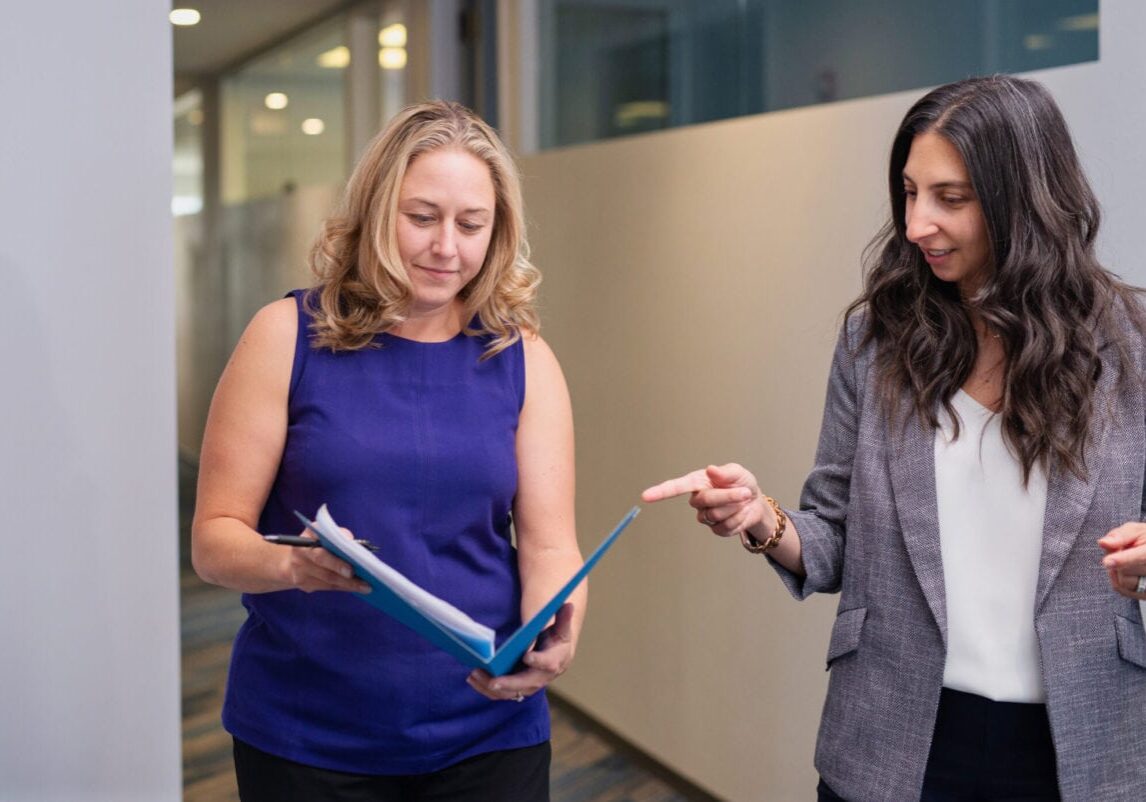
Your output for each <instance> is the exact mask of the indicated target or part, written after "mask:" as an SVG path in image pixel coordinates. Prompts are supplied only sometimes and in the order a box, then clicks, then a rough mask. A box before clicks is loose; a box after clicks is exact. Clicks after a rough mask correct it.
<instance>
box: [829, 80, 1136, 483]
mask: <svg viewBox="0 0 1146 802" xmlns="http://www.w3.org/2000/svg"><path fill="white" fill-rule="evenodd" d="M927 132H933V133H936V134H939V135H940V136H942V137H943V138H944V139H946V140H947V141H948V142H950V143H951V144H952V145H953V146H954V147H955V149H956V150H957V151H958V152H959V154H960V156H962V158H963V163H964V165H965V166H966V168H967V172H968V174H969V175H970V179H971V185H972V189H973V190H974V192H975V195H976V197H977V198H978V201H979V204H980V206H981V208H982V212H983V217H984V218H985V222H986V230H987V235H988V238H989V246H990V247H989V252H990V254H991V256H990V263H989V264H988V265H986V268H987V270H986V277H985V280H984V281H983V283H982V285H981V287H980V288H979V289H978V290H977V291H976V292H975V293H974V294H973V295H972V296H971V297H968V298H961V297H960V294H959V290H958V289H957V287H956V286H955V285H954V284H952V283H948V282H944V281H941V280H939V279H938V278H936V277H935V275H934V274H933V273H932V271H931V269H930V267H929V266H928V265H927V263H926V261H925V260H924V258H923V254H922V251H921V250H920V248H919V247H917V246H916V245H913V244H912V243H911V242H909V241H908V239H907V236H906V218H905V210H906V201H905V195H904V185H903V167H904V164H905V163H906V162H907V157H908V153H909V151H910V150H911V144H912V141H913V140H914V139H915V137H917V136H919V135H920V134H923V133H927ZM888 190H889V192H890V195H891V219H890V220H889V221H888V222H887V223H886V224H885V225H884V227H883V229H882V230H881V231H880V232H879V234H877V235H876V237H875V239H873V240H872V242H871V243H870V245H869V246H868V248H867V250H866V252H865V256H864V261H865V264H866V275H865V280H864V289H863V292H862V294H861V295H860V297H859V298H858V299H856V301H855V302H854V303H853V304H852V305H851V306H850V307H848V311H847V315H848V316H850V315H852V314H853V313H855V312H857V311H860V310H863V311H864V312H865V322H866V326H865V328H864V332H863V337H862V340H861V347H862V346H864V345H868V344H870V343H873V342H874V344H875V352H876V353H875V368H876V375H877V377H878V381H879V388H880V394H881V397H882V398H883V402H884V404H885V405H886V409H887V412H888V414H889V416H895V415H897V414H898V413H899V412H905V413H906V414H908V415H910V414H911V413H912V412H914V413H915V414H916V415H917V416H918V418H919V419H920V420H921V421H926V422H927V423H929V424H930V425H931V426H932V427H938V425H939V420H938V415H939V410H940V408H942V409H944V410H946V412H947V414H948V415H949V416H950V417H951V419H952V420H953V421H955V424H956V435H958V417H957V416H956V415H955V410H954V408H953V406H952V403H951V400H952V397H953V396H954V395H955V393H956V391H957V390H958V389H959V388H960V387H962V386H963V384H964V383H966V381H967V379H968V377H969V376H970V374H971V370H972V369H973V367H974V365H975V357H976V353H977V349H978V341H977V338H976V333H975V330H974V328H973V326H972V319H971V314H972V313H974V315H976V316H977V317H978V319H979V320H980V321H981V322H982V323H983V324H985V325H986V327H987V329H988V330H989V331H990V332H991V333H992V334H993V335H997V336H998V337H999V338H1000V340H1001V343H1002V346H1003V351H1004V354H1005V368H1004V378H1003V397H1002V405H1001V409H1000V410H999V415H1000V416H1001V422H1002V430H1003V437H1004V440H1005V442H1006V443H1007V444H1008V446H1009V448H1010V449H1011V450H1012V452H1013V453H1014V454H1015V456H1016V457H1017V459H1018V460H1019V462H1020V464H1021V466H1022V476H1023V481H1024V483H1025V482H1027V481H1029V479H1030V475H1031V471H1032V470H1033V469H1034V467H1035V466H1036V465H1039V466H1040V467H1042V468H1043V469H1044V470H1045V471H1048V472H1049V469H1050V467H1051V465H1052V464H1054V465H1057V466H1060V467H1062V468H1065V469H1066V470H1069V471H1071V472H1073V473H1074V474H1076V475H1077V476H1079V477H1082V478H1085V477H1086V446H1087V430H1088V427H1089V425H1090V422H1091V420H1092V418H1093V416H1094V415H1095V403H1094V392H1095V386H1096V381H1097V378H1098V376H1099V373H1100V371H1101V365H1102V363H1101V361H1100V359H1099V348H1100V347H1102V345H1103V344H1104V343H1111V342H1113V344H1115V345H1116V346H1117V347H1118V348H1119V352H1120V358H1121V375H1122V377H1123V378H1125V377H1126V376H1128V375H1129V374H1130V365H1129V358H1128V356H1127V349H1126V347H1125V343H1124V342H1123V340H1124V338H1123V336H1122V334H1121V333H1120V331H1121V329H1120V326H1119V318H1120V317H1122V316H1123V315H1129V316H1130V318H1131V319H1132V321H1133V323H1134V325H1136V326H1137V327H1138V329H1139V330H1142V329H1143V318H1142V312H1141V311H1140V306H1139V302H1138V297H1137V296H1138V293H1139V292H1140V291H1139V290H1138V289H1137V288H1134V287H1131V286H1129V285H1127V284H1124V283H1123V282H1122V281H1120V280H1119V279H1118V278H1117V277H1116V276H1114V275H1113V274H1111V273H1109V272H1108V271H1106V270H1105V269H1104V268H1103V267H1102V265H1100V264H1099V262H1098V259H1097V258H1096V256H1095V253H1094V241H1095V236H1096V234H1097V232H1098V224H1099V218H1100V213H1099V206H1098V201H1097V200H1096V199H1095V197H1094V193H1093V192H1092V191H1091V188H1090V185H1089V184H1088V182H1087V180H1086V176H1085V175H1084V174H1083V172H1082V168H1081V166H1080V165H1079V161H1078V156H1077V154H1076V153H1075V149H1074V145H1073V144H1072V142H1071V137H1070V133H1069V131H1068V130H1067V125H1066V121H1065V120H1064V119H1063V116H1062V113H1061V112H1060V111H1059V109H1058V107H1057V105H1056V104H1055V102H1054V99H1053V98H1052V97H1051V96H1050V93H1049V92H1047V90H1046V89H1045V88H1044V87H1043V86H1042V85H1041V84H1038V83H1035V82H1034V81H1029V80H1024V79H1021V78H1015V77H1011V76H1003V75H996V76H990V77H980V78H971V79H967V80H963V81H958V82H956V83H952V84H947V85H946V86H941V87H939V88H938V89H935V90H933V91H931V92H929V93H928V94H927V95H926V96H924V97H923V98H922V99H920V100H919V101H918V102H917V103H916V104H915V105H914V106H912V107H911V109H910V110H909V111H908V112H907V115H906V116H905V117H904V118H903V122H902V123H901V124H900V126H899V130H898V131H897V132H896V135H895V139H894V141H893V142H892V146H891V158H890V164H889V167H888ZM905 397H906V398H908V399H910V404H909V405H908V406H907V407H906V408H902V407H901V403H902V399H904V398H905Z"/></svg>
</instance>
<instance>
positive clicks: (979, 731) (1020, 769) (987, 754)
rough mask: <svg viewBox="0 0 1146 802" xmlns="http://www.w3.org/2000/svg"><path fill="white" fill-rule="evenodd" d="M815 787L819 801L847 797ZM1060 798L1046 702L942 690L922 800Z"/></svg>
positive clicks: (1049, 801)
mask: <svg viewBox="0 0 1146 802" xmlns="http://www.w3.org/2000/svg"><path fill="white" fill-rule="evenodd" d="M816 790H817V791H818V797H817V798H818V802H846V801H845V800H844V799H843V797H840V796H838V795H837V794H836V793H835V792H834V791H833V790H832V789H831V788H829V787H828V784H827V783H825V782H824V781H823V780H820V784H819V786H818V788H817V789H816ZM1059 798H1060V797H1059V792H1058V779H1057V777H1056V774H1055V756H1054V743H1053V742H1052V741H1051V732H1050V721H1049V720H1048V719H1047V710H1046V705H1036V704H1019V703H1016V702H992V701H991V700H990V699H984V698H983V697H982V696H976V695H975V694H973V693H963V692H962V691H952V690H949V689H947V688H944V689H943V692H942V694H941V695H940V697H939V715H938V716H937V718H936V720H935V736H934V738H933V739H932V742H931V754H930V755H929V756H928V758H927V772H926V774H925V775H924V779H923V794H922V796H921V797H920V802H1057V800H1058V799H1059ZM856 802H858V801H856Z"/></svg>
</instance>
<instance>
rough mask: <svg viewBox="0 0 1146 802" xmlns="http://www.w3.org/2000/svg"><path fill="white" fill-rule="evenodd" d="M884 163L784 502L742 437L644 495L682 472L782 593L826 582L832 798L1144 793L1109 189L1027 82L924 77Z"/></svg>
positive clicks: (1143, 678) (1126, 419)
mask: <svg viewBox="0 0 1146 802" xmlns="http://www.w3.org/2000/svg"><path fill="white" fill-rule="evenodd" d="M889 180H890V191H891V208H892V217H891V220H890V221H889V222H888V223H887V225H886V226H885V228H884V230H883V231H882V232H881V233H880V234H879V236H878V237H877V239H876V241H875V247H873V248H872V249H871V250H870V251H869V253H871V254H872V261H871V264H870V265H869V267H868V271H867V275H866V281H865V286H864V291H863V293H862V294H861V296H860V297H859V299H858V300H857V301H856V302H855V303H854V304H853V305H852V306H851V307H850V308H849V310H848V315H847V316H846V322H845V325H844V327H843V331H842V332H841V335H840V340H839V343H838V345H837V348H836V352H835V357H834V360H833V364H832V371H831V378H830V381H829V386H828V393H827V401H826V407H825V412H824V420H823V428H822V430H821V434H820V443H819V448H818V451H817V455H816V465H815V468H814V470H813V471H812V473H811V475H810V476H809V477H808V479H807V482H806V484H805V485H804V490H803V494H802V496H801V499H800V506H799V509H793V510H783V509H781V508H780V507H779V505H777V504H776V502H775V501H773V500H772V499H771V498H769V497H768V496H766V495H764V494H762V493H761V491H760V488H759V487H758V485H757V482H756V479H755V477H754V476H753V475H752V474H751V473H750V472H749V471H748V470H746V469H745V468H743V467H741V466H739V465H736V464H729V465H724V466H709V467H707V468H705V469H701V470H698V471H694V472H692V473H690V474H687V475H685V476H682V477H679V478H677V479H671V480H668V481H666V482H663V483H662V484H660V485H657V486H655V487H652V488H649V489H648V490H646V491H645V494H644V498H645V500H647V501H656V500H660V499H664V498H668V497H670V496H674V495H678V494H682V493H688V494H690V496H691V501H690V503H691V505H692V506H693V507H694V508H695V509H696V516H697V520H698V521H699V522H700V523H701V524H702V525H704V526H706V527H708V528H710V529H711V530H712V532H713V533H715V534H717V535H721V536H726V537H727V536H733V535H739V536H740V538H741V540H742V541H743V543H744V545H745V546H746V547H747V548H748V549H749V550H750V551H753V552H760V553H763V554H764V555H765V556H766V557H767V558H768V559H769V560H770V561H771V562H772V564H773V565H774V566H775V567H776V569H777V570H778V572H779V574H780V576H781V578H782V580H783V582H784V583H785V585H787V587H788V588H789V590H790V591H791V592H792V593H793V595H795V596H796V597H797V598H805V597H807V596H808V595H810V594H812V593H817V592H827V593H836V592H838V593H840V594H841V598H840V605H839V611H838V614H837V618H836V622H835V625H834V628H833V631H832V636H831V642H830V645H829V647H828V655H827V661H828V664H829V667H830V669H831V678H830V684H829V690H828V697H827V701H826V703H825V706H824V711H823V719H822V722H821V727H820V734H819V740H818V744H817V749H816V767H817V769H818V770H819V773H820V776H821V782H820V786H819V799H820V800H821V801H822V800H840V799H845V800H852V802H874V801H875V800H888V802H903V800H910V799H924V800H972V799H975V800H1003V799H1007V800H1019V799H1022V800H1032V801H1033V800H1057V799H1060V798H1061V799H1066V800H1078V801H1079V802H1082V801H1083V800H1086V801H1087V802H1090V801H1092V800H1123V799H1125V800H1130V799H1136V798H1138V797H1139V796H1140V794H1141V793H1142V789H1143V788H1146V760H1143V759H1142V757H1141V755H1140V754H1139V750H1138V749H1137V748H1135V747H1134V746H1133V745H1134V744H1137V743H1138V742H1139V740H1140V733H1141V731H1142V727H1143V725H1144V722H1146V635H1144V632H1143V627H1142V619H1141V616H1140V613H1139V607H1138V604H1137V600H1139V599H1142V598H1146V594H1144V593H1143V590H1146V580H1143V579H1141V578H1140V576H1138V575H1136V574H1134V573H1132V572H1131V571H1132V570H1133V567H1134V566H1136V565H1140V562H1135V559H1134V558H1135V556H1136V554H1137V552H1135V551H1134V550H1133V549H1134V547H1135V545H1136V543H1137V540H1138V539H1139V538H1137V537H1136V535H1137V534H1138V530H1137V529H1136V528H1135V527H1136V526H1137V525H1136V524H1132V525H1128V526H1129V527H1130V528H1129V529H1127V528H1126V527H1123V526H1122V525H1123V524H1124V523H1125V522H1127V521H1131V522H1134V521H1139V520H1141V519H1142V504H1143V470H1144V467H1146V464H1144V462H1146V424H1144V421H1146V404H1144V397H1143V382H1142V373H1143V358H1144V337H1143V312H1142V309H1141V307H1140V304H1139V296H1138V294H1137V292H1136V291H1135V290H1134V289H1133V288H1131V287H1128V286H1127V285H1125V284H1123V283H1122V282H1120V281H1119V280H1118V279H1117V278H1116V277H1115V276H1113V275H1112V274H1110V273H1109V272H1107V271H1106V270H1104V269H1103V268H1102V267H1101V266H1100V265H1099V264H1098V262H1097V260H1096V258H1095V255H1094V239H1095V234H1096V232H1097V229H1098V222H1099V213H1098V204H1097V203H1096V201H1095V199H1094V196H1093V194H1092V192H1091V190H1090V188H1089V186H1088V184H1087V181H1086V179H1085V177H1084V175H1083V173H1082V170H1081V168H1080V166H1079V163H1078V158H1077V156H1076V154H1075V151H1074V147H1073V145H1072V143H1071V139H1070V136H1069V133H1068V131H1067V127H1066V124H1065V122H1064V120H1063V118H1062V115H1061V114H1060V112H1059V110H1058V108H1057V107H1056V105H1055V103H1054V101H1053V100H1052V98H1051V97H1050V95H1049V94H1048V93H1047V91H1046V90H1045V89H1044V88H1043V87H1042V86H1040V85H1039V84H1037V83H1034V82H1031V81H1027V80H1022V79H1018V78H1010V77H1001V76H1000V77H989V78H977V79H971V80H967V81H961V82H958V83H954V84H950V85H947V86H943V87H940V88H939V89H936V90H934V91H932V92H931V93H929V94H928V95H926V96H925V97H923V98H922V99H921V100H920V101H918V102H917V103H916V104H915V105H914V106H913V107H912V108H911V109H910V110H909V111H908V113H907V115H906V117H905V118H904V120H903V122H902V124H901V125H900V127H899V130H898V132H897V134H896V136H895V140H894V142H893V145H892V149H891V160H890V171H889ZM1119 527H1122V528H1119ZM1108 533H1109V534H1108ZM1103 536H1105V537H1104V540H1103V545H1104V547H1105V549H1106V550H1107V551H1108V552H1109V553H1110V554H1109V556H1107V558H1106V559H1107V560H1108V566H1107V567H1108V571H1107V570H1104V569H1103V558H1104V552H1103V549H1100V548H1099V547H1098V545H1096V543H1095V541H1096V539H1098V538H1100V537H1103ZM1123 550H1126V554H1127V555H1128V556H1126V557H1124V558H1123V557H1120V555H1121V554H1122V552H1123ZM1120 559H1122V560H1124V563H1122V564H1120V563H1119V560H1120ZM1139 570H1140V572H1141V573H1146V569H1139ZM1108 574H1109V580H1108ZM1110 582H1113V583H1114V584H1115V587H1116V588H1117V589H1118V590H1120V591H1121V593H1120V594H1116V593H1114V592H1112V591H1111V588H1110V584H1109V583H1110ZM1120 745H1121V746H1120Z"/></svg>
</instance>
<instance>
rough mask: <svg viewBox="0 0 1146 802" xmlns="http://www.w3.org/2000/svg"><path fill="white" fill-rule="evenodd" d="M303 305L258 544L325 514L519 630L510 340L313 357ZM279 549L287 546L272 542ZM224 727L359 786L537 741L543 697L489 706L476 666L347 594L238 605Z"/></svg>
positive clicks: (445, 592)
mask: <svg viewBox="0 0 1146 802" xmlns="http://www.w3.org/2000/svg"><path fill="white" fill-rule="evenodd" d="M292 295H293V296H294V297H295V299H296V301H297V302H298V304H299V337H298V343H297V345H296V347H295V356H294V367H293V371H292V375H291V382H290V400H289V407H288V423H287V439H286V446H285V450H284V452H283V456H282V462H281V464H280V465H279V470H278V475H277V476H276V477H275V481H274V485H273V487H272V488H271V492H270V496H269V497H268V498H267V502H266V506H265V507H264V509H263V512H262V516H261V517H260V519H259V531H260V532H262V533H264V534H267V533H272V532H291V533H294V532H297V531H298V530H299V525H298V522H297V520H296V519H295V517H294V515H293V514H292V510H298V511H299V512H301V513H303V514H304V515H307V516H313V515H314V513H315V511H316V510H317V509H318V507H319V505H321V504H323V503H326V504H327V505H329V508H330V512H331V514H332V515H333V516H334V519H335V520H336V521H338V522H339V524H341V525H342V526H345V527H347V528H349V529H351V530H353V532H354V534H355V536H356V537H359V538H364V539H368V540H370V541H372V542H373V543H375V544H376V545H377V546H378V547H379V556H380V557H381V558H382V559H383V560H385V561H386V562H387V563H389V564H390V565H392V566H393V567H394V568H396V569H397V570H398V571H400V572H402V573H403V574H405V575H406V576H407V577H409V578H410V579H411V580H413V581H414V582H417V583H418V584H419V585H421V586H422V587H424V588H426V589H427V590H429V591H430V592H431V593H433V594H435V595H437V596H439V597H441V598H443V599H445V600H446V601H448V602H450V603H451V604H453V605H454V606H456V607H458V608H459V609H461V610H462V611H464V612H465V613H467V614H468V615H469V616H470V617H472V618H473V619H475V620H476V621H478V622H480V623H483V624H486V625H487V626H490V627H493V628H494V629H495V630H496V631H497V642H498V644H499V645H500V643H501V642H502V641H503V640H504V639H505V638H506V637H507V636H508V635H509V634H511V633H512V632H513V631H514V630H515V629H516V628H517V627H518V626H520V624H521V610H520V603H521V583H520V580H519V578H518V574H517V552H516V550H515V549H514V548H513V547H512V545H511V543H510V534H509V515H510V510H511V507H512V504H513V497H514V494H515V493H516V491H517V459H516V450H515V441H516V434H517V421H518V416H519V413H520V411H521V405H522V403H523V401H524V398H525V362H524V354H523V351H522V345H521V343H520V342H518V343H516V344H514V345H513V346H512V347H510V348H507V349H506V350H504V351H502V352H501V353H499V354H498V355H497V356H495V357H493V358H491V359H487V360H485V361H479V358H480V357H481V355H482V353H483V352H484V350H485V346H486V343H487V342H488V340H487V338H485V337H468V336H466V335H464V334H459V335H458V336H456V337H454V338H453V339H452V340H449V341H447V342H441V343H421V342H414V341H412V340H404V339H402V338H399V337H395V336H391V335H388V334H382V335H379V336H378V338H377V339H376V343H377V344H378V345H379V346H380V347H378V348H368V349H364V350H360V351H353V352H349V353H345V352H344V353H337V354H336V353H332V352H331V351H329V350H327V349H322V350H316V349H314V348H312V347H311V346H310V331H309V324H310V317H309V315H307V313H306V312H305V310H304V309H303V308H302V296H303V292H302V291H297V290H296V291H295V292H294V293H292ZM283 548H287V547H285V546H284V547H283ZM243 604H244V606H245V607H246V608H247V610H248V617H247V621H246V622H245V623H244V624H243V627H242V628H241V629H240V630H239V633H238V635H237V636H236V638H235V645H234V649H233V652H232V657H231V670H230V676H229V679H228V682H227V693H226V699H225V702H224V707H223V725H224V726H225V727H226V729H227V730H228V731H229V732H230V733H231V734H232V735H234V736H235V737H237V738H239V739H240V740H242V741H246V742H247V743H249V744H251V745H252V746H254V747H256V748H258V749H261V750H263V751H264V752H269V753H271V754H273V755H277V756H279V757H284V758H287V759H288V760H293V761H296V762H298V763H304V764H307V765H311V766H317V767H320V768H326V769H332V770H335V771H346V772H353V773H357V774H421V773H424V772H430V771H436V770H438V769H441V768H444V767H446V766H448V765H450V764H453V763H456V762H458V761H459V760H463V759H465V758H467V757H470V756H473V755H477V754H481V753H484V752H489V751H493V750H498V749H513V748H518V747H525V746H533V745H536V744H539V743H542V742H543V741H545V740H547V739H548V738H549V709H548V706H547V704H546V701H545V698H544V694H536V695H535V696H533V697H531V698H529V699H527V700H526V701H525V702H522V703H520V704H515V703H513V702H494V701H491V700H489V699H486V698H485V697H484V696H481V695H479V694H478V693H477V692H475V691H474V690H473V689H472V688H470V687H469V686H468V685H467V684H466V682H465V678H466V676H467V675H468V674H469V671H470V669H469V668H467V667H465V666H463V665H462V664H460V663H458V662H457V661H456V660H455V659H454V658H453V657H451V656H449V655H447V654H446V653H444V652H442V651H440V650H438V649H437V648H436V647H434V646H433V645H431V644H430V643H428V642H427V641H425V640H423V639H422V638H421V636H419V635H417V634H415V633H414V632H412V631H411V630H408V629H407V628H406V627H404V626H403V625H401V624H399V623H398V622H396V621H394V620H393V619H391V618H390V617H389V616H386V615H385V614H383V613H381V612H380V611H378V610H377V609H375V608H374V607H371V606H370V605H368V604H366V603H365V602H363V600H362V599H359V598H355V595H354V594H352V593H344V592H337V591H334V592H318V593H310V594H307V593H303V592H302V591H297V590H289V591H280V592H275V593H261V594H244V596H243Z"/></svg>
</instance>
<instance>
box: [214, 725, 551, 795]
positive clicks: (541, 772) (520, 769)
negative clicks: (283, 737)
mask: <svg viewBox="0 0 1146 802" xmlns="http://www.w3.org/2000/svg"><path fill="white" fill-rule="evenodd" d="M234 742H235V746H234V754H235V775H236V777H237V779H238V781H239V798H240V799H241V800H243V802H471V801H472V802H486V800H499V802H501V801H502V800H504V802H549V756H550V750H549V742H548V741H546V742H545V743H543V744H538V745H537V746H530V747H526V748H524V749H505V750H502V751H498V752H489V753H487V754H484V755H476V756H474V757H471V758H468V759H467V760H463V761H461V762H460V763H455V764H454V765H452V766H447V767H446V768H444V769H441V770H440V771H435V772H430V773H428V774H404V775H394V776H376V775H363V774H347V773H345V772H341V771H329V770H327V769H319V768H315V767H314V766H306V765H303V764H302V763H295V762H294V761H291V760H286V759H284V758H281V757H275V756H274V755H269V754H267V753H266V752H263V751H261V750H259V749H256V748H255V747H253V746H251V745H250V744H247V743H244V742H242V741H240V740H239V739H238V738H235V739H234Z"/></svg>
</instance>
